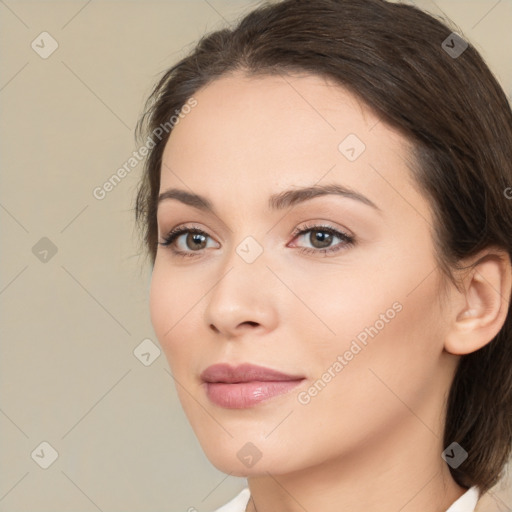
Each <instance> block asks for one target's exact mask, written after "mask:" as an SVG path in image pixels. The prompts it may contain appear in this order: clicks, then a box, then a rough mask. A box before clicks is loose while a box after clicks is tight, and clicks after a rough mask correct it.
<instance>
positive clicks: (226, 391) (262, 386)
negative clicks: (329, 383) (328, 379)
mask: <svg viewBox="0 0 512 512" xmlns="http://www.w3.org/2000/svg"><path fill="white" fill-rule="evenodd" d="M303 380H304V379H301V380H285V381H268V382H266V381H265V382H264V381H254V382H237V383H234V384H228V383H226V382H206V383H205V385H206V394H207V395H208V398H209V399H210V400H211V401H212V402H213V403H214V404H216V405H219V406H220V407H226V408H228V409H245V408H247V407H252V406H253V405H256V404H259V403H260V402H263V401H264V400H268V399H270V398H273V397H275V396H278V395H282V394H284V393H288V391H290V390H292V389H293V388H294V387H296V386H298V385H299V384H300V383H301V382H302V381H303Z"/></svg>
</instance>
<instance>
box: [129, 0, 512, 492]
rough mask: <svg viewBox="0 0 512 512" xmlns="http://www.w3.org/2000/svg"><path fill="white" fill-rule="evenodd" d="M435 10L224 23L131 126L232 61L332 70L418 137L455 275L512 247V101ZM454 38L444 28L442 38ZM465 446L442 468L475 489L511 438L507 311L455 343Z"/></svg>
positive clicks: (320, 13)
mask: <svg viewBox="0 0 512 512" xmlns="http://www.w3.org/2000/svg"><path fill="white" fill-rule="evenodd" d="M451 32H452V31H451V30H450V29H449V28H447V26H446V25H445V24H444V23H442V22H441V21H439V20H437V19H435V18H434V17H433V16H431V15H429V14H426V13H425V12H423V11H421V10H419V9H417V8H416V7H413V6H410V5H404V4H393V3H389V2H386V1H384V0H316V1H315V2H311V1H308V0H284V1H282V2H279V3H276V4H273V5H262V6H261V7H259V8H257V9H255V10H254V11H252V12H250V13H249V14H248V15H247V16H245V17H244V18H243V19H242V20H241V21H240V22H239V23H238V25H237V26H236V27H235V28H234V29H232V30H230V29H223V30H219V31H216V32H213V33H211V34H209V35H207V36H204V37H203V38H202V39H201V40H200V41H199V43H198V44H197V46H196V47H195V49H194V50H193V51H192V53H191V54H190V55H189V56H187V57H185V58H183V59H182V60H181V61H180V62H178V63H177V64H175V65H174V66H173V67H171V68H170V69H169V70H168V71H167V72H166V73H165V74H164V76H163V77H162V78H161V79H160V81H159V82H158V83H157V85H156V86H155V88H154V89H153V92H152V93H151V95H150V97H149V98H148V101H147V104H146V109H145V112H144V114H143V115H142V116H141V118H140V120H139V123H138V125H137V132H136V133H137V134H138V135H142V134H143V135H149V136H151V134H153V133H155V131H156V130H158V128H159V127H161V126H163V125H165V123H168V120H169V116H171V115H172V114H173V113H174V112H176V111H178V112H179V111H180V109H181V108H182V107H183V106H184V105H185V104H186V102H187V101H188V100H190V98H191V97H192V96H193V95H194V94H195V93H196V92H197V91H198V90H199V89H200V88H202V87H203V86H205V85H206V84H208V83H209V82H211V81H213V80H215V79H216V78H218V77H220V76H221V75H225V74H227V73H229V72H232V71H235V70H242V71H245V72H246V73H247V75H249V76H251V75H257V74H279V73H286V72H307V73H312V74H315V75H320V76H324V77H326V78H329V79H333V80H334V81H335V82H336V83H338V84H339V85H340V86H342V87H344V88H346V89H347V90H349V91H350V92H352V93H353V94H354V95H356V96H357V97H358V98H359V99H360V100H361V101H363V102H364V103H365V104H366V105H368V106H370V107H371V108H373V109H374V111H375V112H376V113H377V114H378V115H379V116H380V118H381V119H382V120H383V121H384V122H386V123H388V124H389V125H390V126H393V127H395V128H397V129H399V130H400V131H401V132H402V133H403V134H404V135H405V136H406V137H407V139H408V140H410V141H411V142H412V144H413V148H414V149H413V151H412V156H413V157H414V161H415V162H416V165H414V166H413V169H412V172H413V175H414V177H415V180H416V182H417V185H418V186H419V187H420V190H422V191H423V193H424V194H425V195H426V197H428V199H429V200H430V203H431V206H432V210H433V212H434V215H435V225H434V232H433V237H434V242H435V246H436V249H437V258H438V262H439V266H440V268H441V269H442V271H443V272H444V273H445V275H446V276H448V277H449V278H450V279H451V280H452V282H454V281H453V279H454V278H453V272H452V271H453V270H454V269H457V268H459V267H458V266H457V263H458V262H460V260H461V259H463V258H467V257H471V256H473V255H475V254H477V253H478V252H479V251H480V250H482V249H483V248H486V247H488V246H491V245H493V246H497V247H499V248H502V249H503V251H504V252H505V253H507V254H508V255H509V256H510V255H511V254H512V208H510V206H511V204H512V203H511V202H510V201H508V202H507V197H506V194H505V190H508V189H507V187H510V186H512V112H511V109H510V105H509V103H508V100H507V98H506V96H505V94H504V92H503V90H502V89H501V87H500V86H499V84H498V82H497V81H496V79H495V78H494V76H493V75H492V73H491V71H490V70H489V68H488V67H487V66H486V64H485V63H484V61H483V60H482V58H481V56H480V55H479V53H478V52H477V51H476V50H475V48H474V47H473V46H472V45H471V44H469V46H468V47H467V48H466V49H465V50H464V51H462V53H461V54H460V55H457V54H456V53H453V51H452V53H450V48H451V49H452V50H453V49H455V50H459V53H460V50H463V49H464V47H465V42H464V41H463V40H460V39H456V38H455V39H454V37H455V36H452V35H451ZM450 38H451V39H450ZM171 131H172V130H169V131H168V132H167V133H166V134H165V136H163V137H161V139H160V138H159V140H158V142H156V144H155V146H154V147H153V148H152V149H151V150H150V152H149V155H148V158H147V159H146V162H145V169H144V174H143V176H142V181H141V183H140V186H139V189H138V194H137V199H136V207H135V210H136V219H137V221H138V223H139V225H140V226H141V228H142V230H143V240H144V243H145V245H146V249H147V250H148V252H149V255H150V257H151V261H152V263H154V260H155V255H156V249H157V242H158V239H157V236H158V235H157V222H156V206H157V198H158V193H159V186H160V167H161V164H162V153H163V150H164V146H165V144H166V142H167V140H168V137H169V134H170V133H171ZM453 441H456V442H457V443H459V444H460V445H461V446H462V447H463V448H464V449H465V450H466V451H467V452H468V458H467V459H466V460H465V461H464V462H463V463H462V464H461V465H460V466H459V467H458V468H457V469H453V468H450V470H451V472H452V475H453V477H454V479H455V480H456V481H457V483H459V484H460V485H461V486H464V487H470V486H472V485H478V486H479V488H480V490H481V491H482V492H485V491H486V490H488V489H489V488H490V487H492V486H493V485H494V484H495V483H496V482H497V481H498V480H499V478H500V477H501V472H502V471H503V469H504V466H505V464H506V462H507V460H508V458H509V455H510V451H511V444H512V314H511V309H510V308H509V311H508V315H507V318H506V321H505V324H504V326H503V327H502V329H501V331H500V332H499V333H498V335H497V336H496V337H495V339H493V340H492V341H491V342H490V343H488V344H487V345H485V346H484V347H483V348H481V349H479V350H477V351H476V352H473V353H471V354H468V355H464V356H461V358H460V360H459V365H458V368H457V371H456V374H455V378H454V381H453V383H452V386H451V390H450V394H449V397H448V403H447V416H446V425H445V432H444V446H445V447H446V446H448V445H449V444H451V443H452V442H453Z"/></svg>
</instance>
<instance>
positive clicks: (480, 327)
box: [445, 248, 512, 355]
mask: <svg viewBox="0 0 512 512" xmlns="http://www.w3.org/2000/svg"><path fill="white" fill-rule="evenodd" d="M472 261H473V266H472V267H471V268H470V270H469V271H468V272H466V274H465V275H464V277H463V278H462V282H463V287H462V291H461V292H457V293H456V295H457V297H456V298H454V299H453V300H454V302H453V312H454V315H453V320H452V322H451V327H450V329H449V332H448V333H447V335H446V338H445V350H446V351H447V352H450V353H451V354H456V355H463V354H469V353H471V352H474V351H476V350H478V349H480V348H482V347H483V346H485V345H487V344H488V343H489V342H491V341H492V340H493V339H494V338H495V336H496V335H497V334H498V333H499V331H500V330H501V328H502V327H503V324H504V323H505V320H506V317H507V314H508V311H509V308H510V294H511V287H512V272H511V264H510V258H509V256H508V254H507V253H504V252H503V251H501V250H497V249H490V248H487V249H486V250H485V251H483V252H482V253H480V254H479V255H478V256H477V257H475V258H473V259H472ZM454 293H455V292H454Z"/></svg>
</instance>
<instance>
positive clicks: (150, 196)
mask: <svg viewBox="0 0 512 512" xmlns="http://www.w3.org/2000/svg"><path fill="white" fill-rule="evenodd" d="M138 133H139V134H141V135H142V136H143V137H145V138H146V137H147V140H148V141H149V140H151V141H152V144H151V148H150V150H149V154H148V158H147V161H146V164H145V171H144V176H143V179H142V182H141V185H140V188H139V191H138V196H137V204H136V214H137V219H138V220H139V221H140V223H141V225H142V227H143V229H144V242H145V245H146V248H147V250H148V253H149V255H150V258H151V263H152V265H153V274H152V282H151V291H150V309H151V320H152V323H153V326H154V329H155V333H156V335H157V337H158V339H159V342H160V344H161V346H162V348H163V350H164V351H165V354H166V356H167V359H168V362H169V365H170V367H171V370H172V373H173V376H174V378H175V381H176V386H177V391H178V394H179V397H180V400H181V403H182V405H183V408H184V410H185V413H186V415H187V417H188V419H189V421H190V423H191V426H192V428H193V429H194V431H195V433H196V435H197V437H198V440H199V442H200V443H201V446H202V448H203V449H204V451H205V453H206V455H207V457H208V458H209V460H210V461H211V462H212V463H213V464H214V465H215V466H216V467H217V468H218V469H220V470H221V471H224V472H225V473H228V474H231V475H237V476H245V477H247V479H248V488H247V489H245V490H244V491H242V492H241V493H240V494H239V495H238V496H237V497H235V498H234V499H233V500H232V501H231V502H230V503H229V504H227V505H226V506H225V507H223V508H221V509H219V510H222V512H227V511H231V512H235V511H236V512H239V511H250V512H270V511H273V512H275V511H276V510H279V511H281V512H283V511H296V510H297V511H298V510H307V511H311V512H313V511H316V510H323V511H328V512H329V511H340V510H349V511H351V512H354V511H355V512H357V511H363V510H364V511H365V512H373V511H379V512H383V511H398V510H400V511H401V512H412V511H422V512H439V511H446V510H449V512H455V511H457V512H470V511H471V512H473V511H474V510H478V508H476V509H475V507H476V505H477V500H478V499H479V497H480V496H482V495H483V493H485V492H486V491H487V490H488V489H489V488H490V487H491V486H492V485H494V484H495V483H496V482H497V481H498V479H499V478H500V476H501V474H502V471H503V468H504V467H505V464H506V462H507V460H508V458H509V454H510V446H511V442H512V364H511V363H512V356H511V354H512V319H511V316H512V315H511V312H510V297H511V287H512V276H511V263H510V261H511V253H512V237H511V233H512V208H511V206H512V204H511V201H510V193H507V190H510V188H509V187H511V186H512V112H511V110H510V106H509V104H508V102H507V99H506V96H505V94H504V93H503V91H502V89H501V88H500V86H499V85H498V83H497V82H496V80H495V78H494V77H493V75H492V74H491V72H490V71H489V69H488V67H487V66H486V65H485V63H484V62H483V61H482V59H481V57H480V56H479V54H478V53H477V51H476V50H475V49H474V48H473V47H472V46H471V45H468V44H467V43H466V41H464V39H462V38H461V37H460V36H457V35H456V34H453V33H451V31H450V29H448V28H447V27H446V26H445V25H443V24H442V23H441V22H440V21H438V20H436V19H434V18H433V17H431V16H429V15H427V14H426V13H424V12H422V11H420V10H419V9H417V8H415V7H412V6H409V5H402V4H392V3H388V2H385V1H383V0H319V1H316V2H308V1H304V0H285V1H282V2H279V3H276V4H274V5H267V6H262V7H260V8H258V9H256V10H255V11H253V12H252V13H250V14H249V15H247V16H246V17H245V18H244V19H243V20H242V21H241V22H240V23H239V25H238V26H237V27H236V28H234V29H233V30H228V29H225V30H220V31H217V32H214V33H213V34H210V35H208V36H205V37H204V38H203V39H202V40H201V41H200V42H199V44H198V45H197V47H196V48H195V49H194V51H193V52H192V53H191V54H190V55H189V56H188V57H186V58H184V59H183V60H182V61H180V62H179V63H178V64H176V65H175V66H173V67H172V68H171V69H170V70H169V71H168V72H167V73H166V74H165V75H164V76H163V78H162V79H161V80H160V82H159V83H158V84H157V85H156V87H155V89H154V91H153V93H152V95H151V97H150V98H149V100H148V104H147V109H146V112H145V114H144V115H143V117H142V118H141V120H140V122H139V126H138Z"/></svg>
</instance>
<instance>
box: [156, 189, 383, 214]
mask: <svg viewBox="0 0 512 512" xmlns="http://www.w3.org/2000/svg"><path fill="white" fill-rule="evenodd" d="M326 195H337V196H342V197H345V198H348V199H353V200H355V201H359V202H361V203H363V204H365V205H367V206H370V207H371V208H373V209H375V210H377V211H379V212H381V211H382V210H381V209H380V208H379V207H378V206H377V205H376V204H375V203H374V202H373V201H371V200H370V199H368V198H367V197H366V196H364V195H363V194H361V193H359V192H357V191H355V190H352V189H350V188H348V187H345V186H342V185H338V184H334V183H333V184H329V185H313V186H311V187H305V188H298V189H291V190H285V191H283V192H279V193H277V194H274V195H272V196H270V198H269V200H268V205H269V208H270V209H272V210H282V209H284V208H288V207H289V206H294V205H296V204H298V203H302V202H304V201H308V200H310V199H313V198H315V197H319V196H326ZM167 199H175V200H177V201H180V202H181V203H184V204H186V205H189V206H192V207H193V208H197V209H198V210H202V211H205V212H211V213H215V211H214V208H213V205H212V203H211V202H210V201H209V200H208V199H207V198H206V197H204V196H201V195H199V194H195V193H191V192H187V191H186V190H180V189H177V188H171V189H169V190H166V191H165V192H162V193H161V194H160V195H159V196H158V204H160V203H161V202H162V201H165V200H167Z"/></svg>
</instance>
